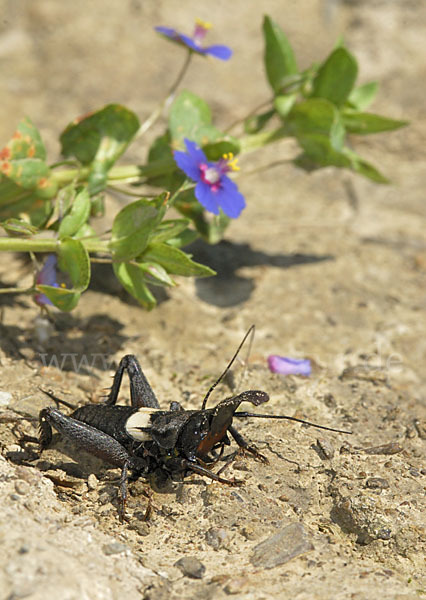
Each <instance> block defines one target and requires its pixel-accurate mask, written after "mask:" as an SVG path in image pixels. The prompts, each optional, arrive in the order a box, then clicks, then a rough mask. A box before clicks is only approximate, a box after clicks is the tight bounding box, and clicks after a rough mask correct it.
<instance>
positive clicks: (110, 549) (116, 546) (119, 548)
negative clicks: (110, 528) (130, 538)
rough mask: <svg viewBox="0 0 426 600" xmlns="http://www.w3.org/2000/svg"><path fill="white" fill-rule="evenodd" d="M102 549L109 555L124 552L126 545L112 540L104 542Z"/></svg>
mask: <svg viewBox="0 0 426 600" xmlns="http://www.w3.org/2000/svg"><path fill="white" fill-rule="evenodd" d="M102 550H103V552H104V554H106V555H107V556H110V555H111V554H121V553H122V552H126V550H127V546H126V545H125V544H120V542H112V543H111V544H104V546H102Z"/></svg>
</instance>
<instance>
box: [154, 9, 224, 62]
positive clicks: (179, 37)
mask: <svg viewBox="0 0 426 600" xmlns="http://www.w3.org/2000/svg"><path fill="white" fill-rule="evenodd" d="M210 28H211V25H210V23H204V22H203V21H200V20H199V19H197V20H196V22H195V29H194V33H193V35H192V37H189V36H187V35H184V34H183V33H179V31H176V29H173V28H171V27H155V31H157V33H161V35H164V36H166V37H167V38H169V39H170V40H172V41H173V42H176V43H178V44H181V45H182V46H186V47H187V48H189V50H191V51H192V52H196V53H197V54H201V55H203V56H206V55H207V54H210V56H214V57H215V58H220V60H229V59H230V58H231V56H232V50H231V48H228V46H207V47H204V46H202V42H203V40H204V37H205V35H206V33H207V31H208V30H209V29H210Z"/></svg>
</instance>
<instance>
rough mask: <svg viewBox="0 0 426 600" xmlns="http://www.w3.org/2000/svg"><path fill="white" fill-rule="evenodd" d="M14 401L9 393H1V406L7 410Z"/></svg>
mask: <svg viewBox="0 0 426 600" xmlns="http://www.w3.org/2000/svg"><path fill="white" fill-rule="evenodd" d="M11 400H12V394H10V393H9V392H0V406H1V407H3V408H7V407H8V406H9V403H10V401H11Z"/></svg>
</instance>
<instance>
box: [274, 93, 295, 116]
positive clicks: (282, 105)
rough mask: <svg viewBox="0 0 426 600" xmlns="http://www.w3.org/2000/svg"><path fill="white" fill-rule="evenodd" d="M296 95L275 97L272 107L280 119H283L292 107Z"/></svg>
mask: <svg viewBox="0 0 426 600" xmlns="http://www.w3.org/2000/svg"><path fill="white" fill-rule="evenodd" d="M297 96H298V94H287V95H284V96H276V97H275V100H274V106H275V109H276V111H277V113H278V114H279V116H280V117H281V118H282V119H285V118H286V117H287V115H288V113H289V112H290V111H291V109H292V108H293V106H294V103H295V102H296V100H297Z"/></svg>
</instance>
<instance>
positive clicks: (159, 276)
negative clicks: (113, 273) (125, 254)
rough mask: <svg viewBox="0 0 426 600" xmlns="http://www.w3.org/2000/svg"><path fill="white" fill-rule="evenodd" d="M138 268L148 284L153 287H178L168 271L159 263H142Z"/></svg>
mask: <svg viewBox="0 0 426 600" xmlns="http://www.w3.org/2000/svg"><path fill="white" fill-rule="evenodd" d="M138 267H139V268H140V270H141V271H142V272H143V273H144V276H145V279H146V280H147V282H148V283H151V284H152V285H161V286H165V287H174V286H175V285H176V283H175V282H174V281H173V279H172V278H171V277H170V275H169V274H168V273H167V271H166V269H165V268H164V267H162V266H161V265H159V264H158V263H153V262H150V263H149V262H141V263H138Z"/></svg>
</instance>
